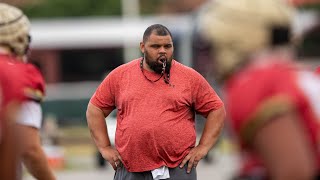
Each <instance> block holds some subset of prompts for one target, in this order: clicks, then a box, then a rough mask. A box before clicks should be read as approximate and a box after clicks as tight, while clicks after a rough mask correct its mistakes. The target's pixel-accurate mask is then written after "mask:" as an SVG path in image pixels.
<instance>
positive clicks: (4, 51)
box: [0, 47, 11, 55]
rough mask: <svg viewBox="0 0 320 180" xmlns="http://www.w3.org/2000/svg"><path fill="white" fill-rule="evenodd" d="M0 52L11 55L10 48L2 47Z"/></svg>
mask: <svg viewBox="0 0 320 180" xmlns="http://www.w3.org/2000/svg"><path fill="white" fill-rule="evenodd" d="M0 54H6V55H11V51H10V50H9V49H8V48H5V47H0Z"/></svg>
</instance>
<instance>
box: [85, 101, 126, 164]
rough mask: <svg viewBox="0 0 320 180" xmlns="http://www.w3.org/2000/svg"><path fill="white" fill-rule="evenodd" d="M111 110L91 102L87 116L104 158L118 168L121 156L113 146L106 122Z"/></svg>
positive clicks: (93, 137)
mask: <svg viewBox="0 0 320 180" xmlns="http://www.w3.org/2000/svg"><path fill="white" fill-rule="evenodd" d="M111 112H112V110H102V109H100V108H98V107H96V106H95V105H93V104H91V103H89V104H88V108H87V113H86V116H87V122H88V127H89V129H90V134H91V137H92V139H93V140H94V142H95V144H96V146H97V147H98V149H99V151H100V153H101V154H102V156H103V158H104V159H106V160H107V161H108V162H109V163H110V164H111V165H112V167H113V169H116V168H117V165H119V164H120V161H121V157H120V155H119V153H118V151H117V150H116V149H114V148H113V147H112V146H111V142H110V139H109V136H108V131H107V125H106V122H105V117H107V116H108V115H109V114H110V113H111Z"/></svg>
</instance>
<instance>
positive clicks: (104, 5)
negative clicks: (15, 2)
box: [22, 0, 121, 18]
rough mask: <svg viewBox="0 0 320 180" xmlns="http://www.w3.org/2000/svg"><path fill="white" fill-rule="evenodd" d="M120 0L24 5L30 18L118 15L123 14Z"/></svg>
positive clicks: (49, 0) (49, 1)
mask: <svg viewBox="0 0 320 180" xmlns="http://www.w3.org/2000/svg"><path fill="white" fill-rule="evenodd" d="M120 3H121V1H119V0H46V1H44V0H43V1H41V2H40V3H37V4H29V5H26V6H24V7H22V9H23V11H24V12H25V13H26V14H27V15H28V16H29V17H30V18H37V17H45V18H54V17H81V16H117V15H121V4H120Z"/></svg>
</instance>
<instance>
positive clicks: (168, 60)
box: [144, 52, 173, 74]
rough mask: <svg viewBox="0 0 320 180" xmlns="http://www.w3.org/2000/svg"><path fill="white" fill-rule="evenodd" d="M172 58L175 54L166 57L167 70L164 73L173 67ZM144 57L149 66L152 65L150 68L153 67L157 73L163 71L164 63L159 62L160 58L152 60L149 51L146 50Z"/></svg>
mask: <svg viewBox="0 0 320 180" xmlns="http://www.w3.org/2000/svg"><path fill="white" fill-rule="evenodd" d="M159 58H160V57H159ZM172 58H173V56H171V57H170V58H165V59H166V69H165V72H163V73H168V72H169V70H170V68H171V62H172ZM144 59H145V61H146V63H147V64H148V66H149V67H150V69H152V70H153V71H154V72H156V73H157V74H161V73H162V68H163V64H159V63H158V59H157V60H155V61H153V60H151V58H150V56H149V54H148V52H145V54H144Z"/></svg>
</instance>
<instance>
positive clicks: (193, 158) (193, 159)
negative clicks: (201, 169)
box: [180, 145, 209, 173]
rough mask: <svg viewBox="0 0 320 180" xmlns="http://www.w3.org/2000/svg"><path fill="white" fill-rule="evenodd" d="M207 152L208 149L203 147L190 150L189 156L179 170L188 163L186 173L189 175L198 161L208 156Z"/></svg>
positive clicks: (199, 146)
mask: <svg viewBox="0 0 320 180" xmlns="http://www.w3.org/2000/svg"><path fill="white" fill-rule="evenodd" d="M208 151H209V150H208V148H207V147H205V146H203V145H198V146H196V147H195V148H193V149H191V151H190V152H189V154H188V155H187V156H186V157H185V158H184V159H183V161H182V162H181V164H180V168H183V167H184V165H185V164H186V163H187V162H188V168H187V173H190V172H191V169H192V167H193V168H196V167H197V165H198V163H199V161H200V160H201V159H203V158H204V157H205V156H206V155H207V154H208Z"/></svg>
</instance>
